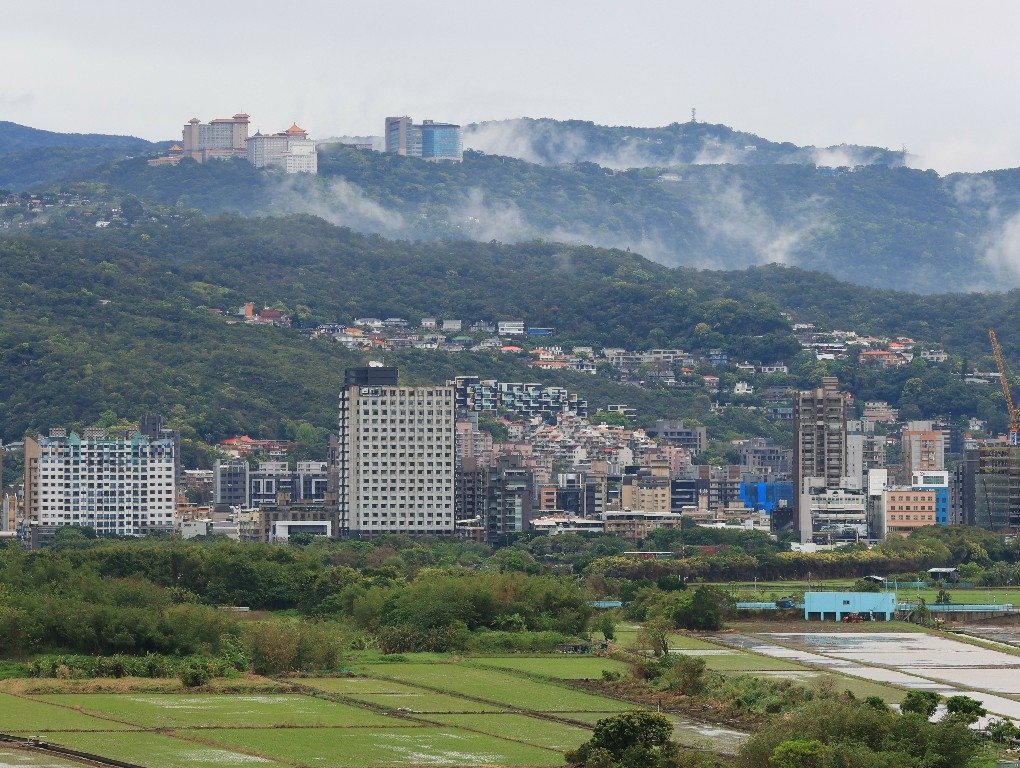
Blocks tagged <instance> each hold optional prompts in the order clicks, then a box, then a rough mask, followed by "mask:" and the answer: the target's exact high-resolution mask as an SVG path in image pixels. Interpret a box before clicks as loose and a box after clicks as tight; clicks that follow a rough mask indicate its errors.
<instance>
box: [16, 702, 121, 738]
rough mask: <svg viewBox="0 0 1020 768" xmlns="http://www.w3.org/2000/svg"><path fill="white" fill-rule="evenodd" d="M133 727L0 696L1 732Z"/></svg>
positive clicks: (98, 729)
mask: <svg viewBox="0 0 1020 768" xmlns="http://www.w3.org/2000/svg"><path fill="white" fill-rule="evenodd" d="M132 727H133V726H131V725H126V724H124V723H117V722H113V721H112V720H100V719H99V718H97V717H92V716H91V715H87V714H83V713H81V712H76V711H75V710H73V709H62V708H61V707H54V706H51V705H49V704H46V703H45V702H42V701H32V700H30V699H23V698H21V697H19V696H11V695H9V694H6V693H0V731H14V730H17V731H32V732H39V731H123V730H128V729H130V728H132Z"/></svg>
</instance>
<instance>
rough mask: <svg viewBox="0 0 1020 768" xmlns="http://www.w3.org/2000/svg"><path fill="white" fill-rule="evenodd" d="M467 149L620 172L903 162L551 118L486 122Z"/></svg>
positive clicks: (714, 133) (681, 127)
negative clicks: (688, 167)
mask: <svg viewBox="0 0 1020 768" xmlns="http://www.w3.org/2000/svg"><path fill="white" fill-rule="evenodd" d="M464 145H465V146H466V147H470V148H471V149H475V150H478V151H481V152H486V153H488V154H492V155H505V156H507V157H516V158H519V159H521V160H527V161H529V162H533V163H542V164H546V165H559V164H562V163H578V162H589V163H598V164H599V165H602V166H605V167H607V168H615V169H624V168H648V167H670V166H677V165H691V164H707V165H718V164H722V163H727V164H733V165H773V164H786V163H807V164H813V165H821V166H828V167H839V166H850V167H853V166H855V165H887V166H899V165H903V161H904V153H903V152H898V151H893V150H889V149H883V148H881V147H865V146H858V145H853V144H840V145H838V146H831V147H799V146H797V145H796V144H791V143H790V142H786V141H784V142H776V141H769V140H768V139H765V138H763V137H761V136H757V135H755V134H753V133H748V132H746V131H738V130H735V129H733V128H730V127H729V126H727V125H718V124H713V123H699V122H693V121H690V122H684V123H671V124H670V125H666V126H662V127H658V128H637V127H633V126H610V125H596V124H595V123H592V122H587V121H584V120H551V119H548V118H541V119H532V118H527V117H525V118H520V119H516V120H489V121H485V122H481V123H472V124H471V125H468V126H465V128H464Z"/></svg>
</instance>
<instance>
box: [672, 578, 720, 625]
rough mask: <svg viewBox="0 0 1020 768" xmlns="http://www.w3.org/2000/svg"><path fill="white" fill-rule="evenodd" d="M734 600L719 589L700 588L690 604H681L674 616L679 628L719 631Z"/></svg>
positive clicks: (695, 592) (695, 591) (696, 590)
mask: <svg viewBox="0 0 1020 768" xmlns="http://www.w3.org/2000/svg"><path fill="white" fill-rule="evenodd" d="M731 604H732V598H731V597H730V595H729V594H728V593H727V592H724V591H723V590H721V589H719V588H718V587H710V586H704V585H703V586H700V587H698V588H697V589H695V590H694V594H693V595H692V597H691V599H690V601H689V602H685V603H683V604H681V606H680V608H678V609H677V611H676V613H675V614H674V617H673V618H674V621H675V622H676V625H677V626H678V627H683V628H684V629H703V630H713V631H714V630H718V629H721V628H722V624H723V617H724V616H725V614H726V613H727V612H728V611H729V607H730V605H731Z"/></svg>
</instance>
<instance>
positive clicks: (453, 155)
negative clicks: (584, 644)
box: [421, 120, 464, 162]
mask: <svg viewBox="0 0 1020 768" xmlns="http://www.w3.org/2000/svg"><path fill="white" fill-rule="evenodd" d="M421 156H422V157H423V158H424V159H426V160H455V161H458V162H459V161H461V160H463V159H464V133H463V131H462V130H461V127H460V126H459V125H453V124H452V123H436V122H433V121H432V120H426V121H425V122H423V123H422V124H421Z"/></svg>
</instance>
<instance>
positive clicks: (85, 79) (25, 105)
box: [0, 0, 1020, 173]
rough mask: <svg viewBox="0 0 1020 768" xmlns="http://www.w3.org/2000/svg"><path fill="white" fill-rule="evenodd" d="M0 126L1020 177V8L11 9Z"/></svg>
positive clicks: (177, 2)
mask: <svg viewBox="0 0 1020 768" xmlns="http://www.w3.org/2000/svg"><path fill="white" fill-rule="evenodd" d="M4 5H5V7H4V11H3V21H2V24H0V120H11V121H14V122H17V123H22V124H26V125H31V126H33V127H37V128H45V129H48V130H55V131H74V132H90V133H91V132H96V133H120V134H132V135H135V136H142V137H144V138H148V139H154V140H155V139H174V138H176V139H179V138H180V128H181V126H182V125H183V124H184V122H185V121H186V120H188V119H189V118H191V117H199V118H201V119H203V120H208V119H211V118H214V117H227V116H230V115H232V114H233V113H235V112H238V111H240V110H244V111H245V112H247V113H248V114H250V115H251V116H252V126H253V129H254V128H260V129H262V130H263V131H278V130H282V129H284V128H286V127H288V126H289V125H290V124H291V122H294V121H296V122H297V123H298V124H299V125H301V126H302V127H304V128H306V129H307V130H308V131H309V133H310V134H311V135H312V136H313V137H314V138H327V137H330V136H339V135H366V134H376V135H378V134H381V133H382V124H383V118H384V117H385V116H386V115H394V114H409V115H412V116H413V117H415V118H416V119H424V118H432V119H436V120H446V121H451V122H460V123H469V122H474V121H479V120H492V119H499V118H512V117H525V116H527V117H551V118H558V119H583V120H592V121H594V122H596V123H601V124H609V125H635V126H656V125H664V124H667V123H670V122H676V121H681V122H682V121H686V120H687V119H689V117H690V110H691V108H692V107H696V108H697V114H698V119H699V120H701V121H705V122H711V123H725V124H727V125H730V126H732V127H734V128H738V129H740V130H746V131H750V132H753V133H757V134H759V135H761V136H763V137H765V138H767V139H771V140H776V141H792V142H794V143H797V144H804V145H806V144H812V145H816V146H825V145H830V144H839V143H843V142H845V143H854V144H869V145H878V146H884V147H889V148H892V149H900V148H902V147H903V146H906V147H907V150H908V151H909V152H910V154H911V155H912V161H911V164H912V165H914V166H916V167H922V168H934V169H936V170H938V171H939V172H941V173H945V172H951V171H981V170H988V169H993V168H1005V167H1018V166H1020V131H1018V130H1017V129H1016V126H1017V125H1018V124H1020V99H1018V98H1016V94H1017V93H1020V48H1018V46H1017V43H1016V30H1017V29H1018V28H1020V2H1016V0H972V2H959V1H956V2H943V1H942V0H916V1H914V2H903V1H902V0H882V1H881V2H875V1H873V0H843V2H829V1H828V0H804V1H803V2H798V1H795V0H705V1H704V2H693V1H688V0H662V1H661V2H653V1H651V0H627V2H622V1H621V2H606V1H604V0H584V2H580V1H579V0H541V1H538V0H512V1H511V2H499V3H496V2H488V1H487V0H386V2H373V1H372V0H360V1H359V2H347V0H302V2H286V1H285V0H272V1H271V2H270V1H267V0H246V1H245V2H243V3H226V2H222V0H174V2H173V3H163V2H160V3H156V2H152V1H151V0H132V1H131V2H127V0H88V1H87V2H83V1H82V0H49V1H48V2H46V3H13V2H12V3H5V4H4Z"/></svg>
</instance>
